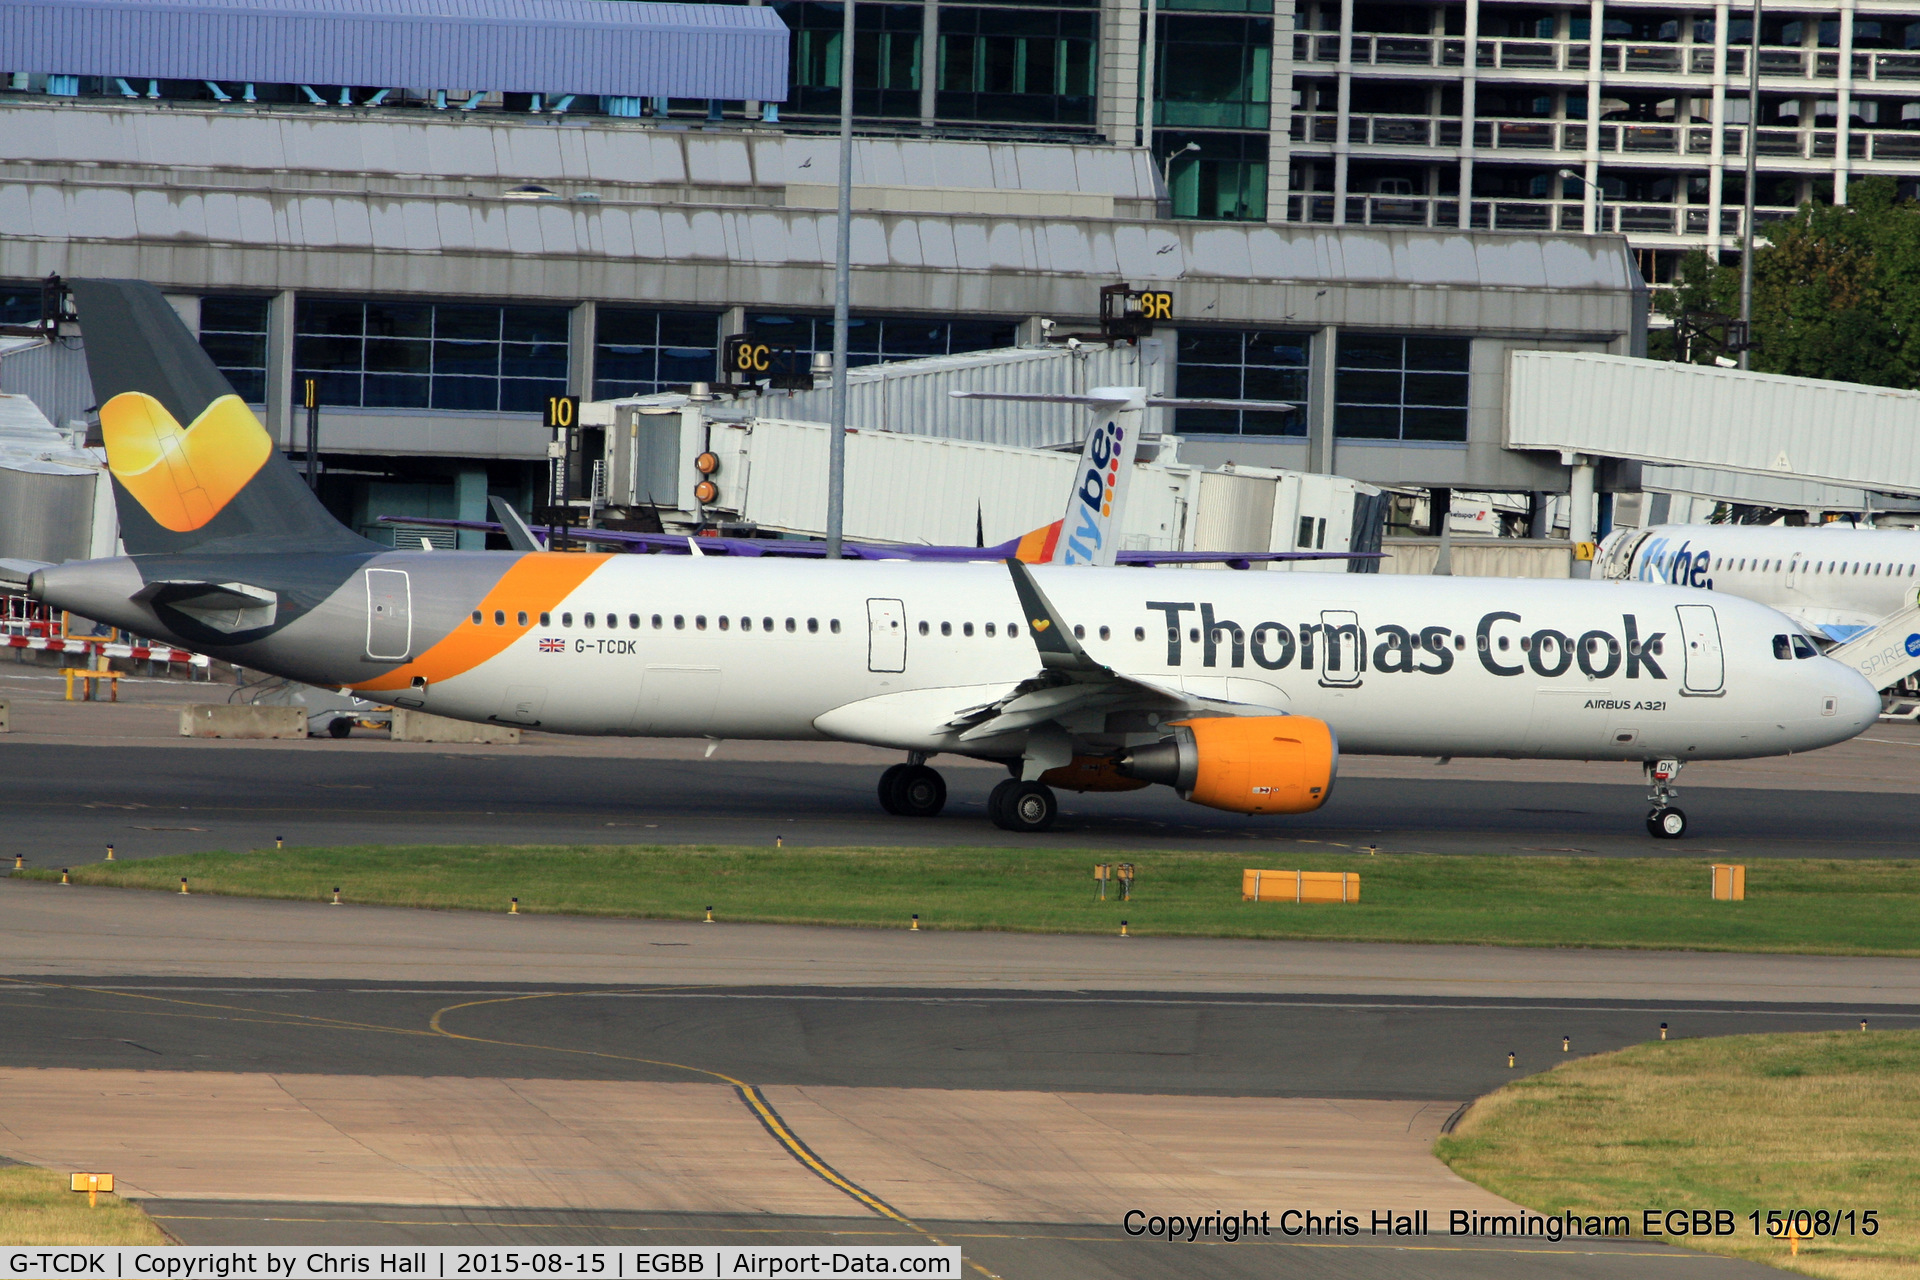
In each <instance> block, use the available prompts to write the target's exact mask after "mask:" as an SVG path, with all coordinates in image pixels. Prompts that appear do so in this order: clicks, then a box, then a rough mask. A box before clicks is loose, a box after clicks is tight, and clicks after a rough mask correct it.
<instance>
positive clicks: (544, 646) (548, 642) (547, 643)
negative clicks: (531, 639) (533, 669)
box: [540, 637, 567, 653]
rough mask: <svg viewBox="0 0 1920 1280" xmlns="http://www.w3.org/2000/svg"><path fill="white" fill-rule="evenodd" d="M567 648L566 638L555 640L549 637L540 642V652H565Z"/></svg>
mask: <svg viewBox="0 0 1920 1280" xmlns="http://www.w3.org/2000/svg"><path fill="white" fill-rule="evenodd" d="M566 649H567V642H566V641H565V640H555V639H553V638H551V637H549V638H547V639H543V640H542V641H541V642H540V652H542V653H565V652H566Z"/></svg>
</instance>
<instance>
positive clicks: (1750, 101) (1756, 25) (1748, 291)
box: [1740, 0, 1760, 369]
mask: <svg viewBox="0 0 1920 1280" xmlns="http://www.w3.org/2000/svg"><path fill="white" fill-rule="evenodd" d="M1749 34H1750V36H1751V37H1752V38H1751V39H1750V40H1749V41H1748V44H1747V137H1746V141H1745V142H1744V143H1742V144H1741V145H1742V146H1743V147H1744V148H1745V149H1746V153H1747V154H1746V161H1747V182H1746V190H1745V191H1744V192H1743V193H1742V194H1743V196H1744V197H1745V198H1744V200H1743V201H1742V205H1743V211H1742V213H1741V217H1740V328H1741V329H1742V330H1743V332H1742V334H1741V337H1740V367H1741V368H1742V369H1748V368H1751V367H1752V366H1753V350H1752V348H1753V186H1754V178H1755V176H1756V170H1757V167H1758V160H1759V157H1758V156H1756V155H1755V154H1754V153H1755V151H1756V150H1757V149H1758V148H1757V147H1756V146H1755V145H1754V144H1755V143H1757V142H1758V141H1759V139H1760V133H1759V129H1760V0H1753V30H1752V31H1751V32H1750V33H1749Z"/></svg>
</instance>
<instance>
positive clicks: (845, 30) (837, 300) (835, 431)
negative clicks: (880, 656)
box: [827, 0, 853, 560]
mask: <svg viewBox="0 0 1920 1280" xmlns="http://www.w3.org/2000/svg"><path fill="white" fill-rule="evenodd" d="M840 3H841V6H842V8H841V22H840V219H839V223H838V225H837V226H836V227H835V233H836V234H835V236H834V252H833V407H832V411H831V412H830V413H829V414H828V418H829V425H828V430H827V559H829V560H838V559H839V558H840V532H841V527H842V524H843V520H842V517H843V515H844V513H845V510H846V500H847V494H846V486H847V309H848V301H849V294H850V292H851V288H852V285H851V281H850V279H849V276H850V274H851V272H850V265H849V259H850V258H851V257H852V245H853V0H840Z"/></svg>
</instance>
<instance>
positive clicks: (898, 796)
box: [880, 754, 947, 818]
mask: <svg viewBox="0 0 1920 1280" xmlns="http://www.w3.org/2000/svg"><path fill="white" fill-rule="evenodd" d="M925 759H926V757H924V756H921V755H918V754H915V755H913V756H911V757H909V759H908V762H907V763H906V764H896V765H894V766H893V767H892V768H891V769H888V770H887V771H886V772H885V773H883V774H881V775H880V807H881V808H882V809H885V810H886V811H887V812H888V813H891V814H893V815H894V816H896V817H901V818H931V817H933V816H934V815H935V814H937V813H939V812H940V810H941V809H943V808H945V807H946V803H947V783H946V779H944V778H942V777H941V776H940V775H939V773H938V772H936V771H935V770H932V769H929V768H927V766H926V764H925V763H924V761H925Z"/></svg>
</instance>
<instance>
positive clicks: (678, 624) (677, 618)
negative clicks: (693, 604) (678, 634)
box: [673, 613, 687, 631]
mask: <svg viewBox="0 0 1920 1280" xmlns="http://www.w3.org/2000/svg"><path fill="white" fill-rule="evenodd" d="M673 629H674V630H675V631H685V630H686V629H687V615H686V614H684V613H676V614H674V615H673Z"/></svg>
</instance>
